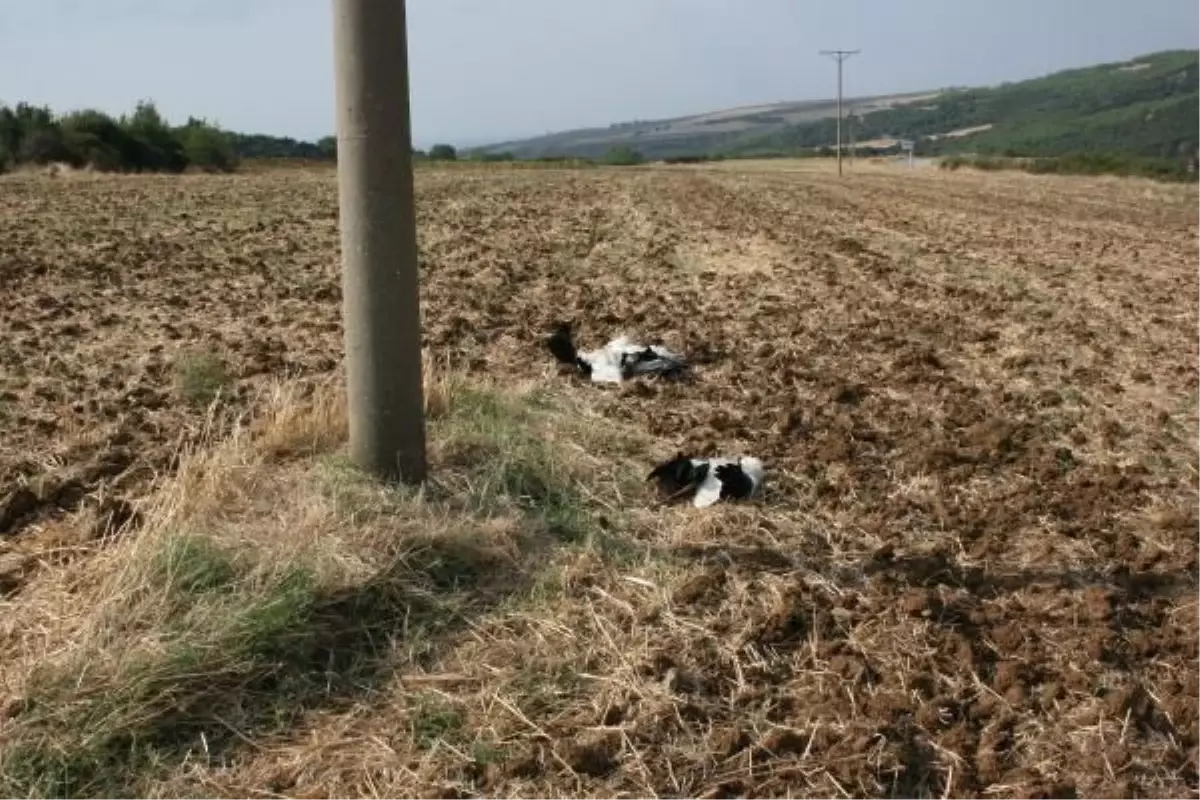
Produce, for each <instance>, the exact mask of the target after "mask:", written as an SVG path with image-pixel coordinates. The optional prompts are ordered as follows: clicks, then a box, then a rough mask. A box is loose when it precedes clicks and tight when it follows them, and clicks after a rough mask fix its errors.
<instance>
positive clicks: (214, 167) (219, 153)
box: [178, 117, 238, 172]
mask: <svg viewBox="0 0 1200 800" xmlns="http://www.w3.org/2000/svg"><path fill="white" fill-rule="evenodd" d="M178 136H179V141H180V143H181V145H182V147H183V155H184V157H185V158H186V159H187V163H188V165H189V166H194V167H198V168H200V169H202V170H205V171H206V172H231V171H233V169H235V168H236V167H237V163H238V157H237V153H235V152H234V149H233V141H232V139H231V138H230V137H229V135H228V134H227V133H225V132H224V131H223V130H221V129H220V128H218V127H217V126H216V125H210V124H209V123H208V122H206V121H204V120H202V119H195V118H194V117H189V118H188V121H187V124H186V125H184V126H183V127H182V128H180V129H179V131H178Z"/></svg>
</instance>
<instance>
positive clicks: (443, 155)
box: [429, 144, 458, 161]
mask: <svg viewBox="0 0 1200 800" xmlns="http://www.w3.org/2000/svg"><path fill="white" fill-rule="evenodd" d="M457 159H458V151H457V150H455V149H454V145H451V144H435V145H434V146H433V147H431V148H429V160H430V161H455V160H457Z"/></svg>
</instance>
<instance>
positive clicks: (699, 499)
mask: <svg viewBox="0 0 1200 800" xmlns="http://www.w3.org/2000/svg"><path fill="white" fill-rule="evenodd" d="M727 463H729V459H725V458H714V459H711V460H709V462H708V472H707V474H705V476H704V480H702V481H700V486H699V487H698V488H697V489H696V494H695V496H694V497H693V498H692V505H693V506H695V507H696V508H708V507H709V506H711V505H713V504H714V503H716V502H717V501H718V500H720V499H721V479H720V478H718V477H717V467H719V466H721V465H722V464H727Z"/></svg>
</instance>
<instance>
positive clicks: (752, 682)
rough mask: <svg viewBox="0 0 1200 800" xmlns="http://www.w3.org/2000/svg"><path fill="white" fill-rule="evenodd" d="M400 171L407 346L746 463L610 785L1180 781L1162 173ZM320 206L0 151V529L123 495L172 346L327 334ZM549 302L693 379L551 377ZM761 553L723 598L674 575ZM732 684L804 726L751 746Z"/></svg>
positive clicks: (285, 176) (321, 358) (311, 200)
mask: <svg viewBox="0 0 1200 800" xmlns="http://www.w3.org/2000/svg"><path fill="white" fill-rule="evenodd" d="M417 192H418V202H419V211H418V216H419V228H420V247H421V255H422V272H423V281H424V289H423V291H424V294H423V304H424V305H423V314H424V325H425V338H426V345H427V347H428V351H429V353H430V354H431V356H433V357H435V358H437V359H439V360H447V361H449V362H450V363H451V364H453V365H455V366H458V367H461V368H462V369H465V370H468V371H473V372H481V373H489V374H496V375H500V376H503V377H512V378H521V379H536V380H540V381H544V382H545V383H546V384H547V385H548V386H558V387H559V388H560V390H561V391H563V392H568V393H571V394H572V395H573V396H576V397H577V398H578V399H579V402H581V403H587V404H589V406H591V407H592V408H594V409H596V410H598V411H599V412H600V413H601V414H603V415H606V416H607V417H609V418H611V419H614V420H617V421H620V423H621V424H623V425H628V426H635V427H637V428H639V429H641V430H644V431H645V432H646V433H648V434H650V435H651V436H653V437H655V439H656V440H657V441H659V442H661V444H662V450H661V452H655V453H646V454H645V462H646V467H647V468H649V466H650V465H651V464H652V463H653V462H654V460H656V459H658V458H662V457H666V456H669V455H671V454H673V452H674V450H675V449H693V450H695V451H698V452H702V453H717V452H721V453H729V452H731V451H742V452H747V453H751V454H754V455H757V456H759V457H761V458H763V459H764V461H765V462H766V464H767V468H768V481H769V491H768V493H767V495H766V496H765V497H764V498H763V500H762V511H761V513H759V514H758V515H757V516H756V517H755V518H754V519H755V520H756V523H755V524H754V525H753V526H750V527H748V528H747V529H746V530H744V531H736V530H728V531H727V532H726V535H727V536H728V537H729V538H728V540H727V541H724V542H721V543H720V547H719V548H717V549H719V550H720V551H721V552H720V553H714V545H711V544H710V545H706V546H705V547H704V548H701V547H697V548H694V549H695V552H694V553H693V554H692V555H694V557H695V558H696V559H698V560H704V559H707V560H708V562H710V563H711V564H712V565H713V566H712V569H711V573H710V577H711V580H709V582H708V583H707V584H705V585H704V586H699V584H697V586H699V588H696V587H691V588H692V589H694V591H691V590H689V591H687V592H682V593H677V595H676V603H677V605H678V606H679V609H678V611H677V613H679V614H682V615H683V616H687V614H689V613H692V612H694V614H695V618H696V621H695V623H694V625H695V626H697V627H698V628H703V627H705V626H709V629H708V631H707V634H706V635H707V636H709V637H710V638H711V640H712V641H725V640H728V647H730V648H733V650H731V651H730V652H733V651H736V652H738V653H741V654H742V656H740V657H739V658H741V660H739V658H734V657H726V656H722V655H721V654H720V653H718V652H716V651H713V650H712V648H708V647H707V645H706V647H704V648H699V647H698V648H697V649H696V650H695V651H694V652H691V653H688V652H680V651H679V650H678V649H675V650H674V651H673V652H672V653H670V654H668V653H666V652H664V657H665V658H666V657H668V656H669V658H668V661H669V662H670V663H671V665H673V666H677V667H678V668H679V669H680V670H682V669H684V668H685V667H686V669H687V670H690V671H691V672H692V673H694V675H695V678H696V679H695V680H694V681H693V683H694V685H693V686H692V687H691V689H689V691H690V692H691V694H692V695H694V697H692V699H691V701H690V702H691V706H690V708H691V711H690V712H689V713H690V716H689V713H684V714H683V716H680V717H679V722H678V724H679V725H681V726H683V728H682V729H681V730H682V731H683V732H680V731H674V732H672V731H671V730H670V729H668V728H667V727H664V728H663V732H662V734H661V735H662V737H663V739H662V743H663V746H662V747H661V748H660V749H655V748H653V747H649V746H648V745H647V744H646V743H643V745H644V746H643V747H642V748H641V750H640V752H642V753H643V756H642V763H640V765H633V766H630V767H629V769H630V770H635V769H636V770H637V771H638V775H639V777H638V783H637V784H636V785H637V786H652V787H655V788H656V791H660V792H662V793H666V794H679V793H682V794H691V793H695V794H700V793H704V792H710V794H709V796H717V795H718V793H720V792H726V793H732V794H737V793H748V794H768V793H769V794H783V793H785V792H788V791H791V792H793V793H814V792H815V793H825V794H836V793H838V792H845V793H848V794H851V795H860V794H864V793H866V794H871V793H882V794H899V795H906V794H907V795H911V794H912V793H914V792H918V791H926V790H927V789H928V787H930V786H940V787H942V788H943V789H944V790H945V791H946V792H949V793H950V794H953V795H958V796H963V795H977V796H980V795H982V796H987V795H990V796H997V795H999V796H1010V795H1011V796H1038V795H1041V796H1051V795H1053V794H1055V793H1058V794H1060V795H1061V796H1067V795H1068V794H1070V793H1071V792H1078V793H1079V794H1080V795H1084V794H1088V795H1090V796H1096V795H1097V793H1100V794H1103V793H1108V794H1111V795H1112V796H1118V795H1119V796H1133V794H1136V793H1139V792H1146V793H1149V792H1159V793H1165V794H1166V795H1172V796H1195V793H1196V790H1197V744H1198V722H1197V719H1198V717H1197V702H1198V700H1197V675H1198V672H1197V655H1198V646H1200V645H1198V639H1197V626H1198V619H1200V618H1198V615H1197V595H1196V592H1197V584H1196V577H1197V525H1198V522H1197V433H1198V428H1197V402H1198V396H1200V395H1198V388H1197V387H1198V373H1197V359H1198V356H1200V350H1198V346H1197V331H1198V325H1200V319H1198V313H1197V291H1198V288H1200V287H1198V272H1197V265H1198V263H1200V253H1198V250H1197V236H1198V233H1200V228H1198V226H1197V210H1198V209H1197V202H1196V194H1195V191H1194V189H1191V188H1183V187H1170V186H1162V185H1157V184H1152V183H1148V182H1141V181H1123V180H1115V179H1113V180H1108V179H1103V180H1091V179H1064V178H1050V177H1034V176H1027V175H999V176H997V175H974V174H965V173H964V174H942V173H937V172H936V171H934V170H924V171H913V172H909V171H903V170H894V171H893V170H885V169H875V170H870V169H867V168H865V167H864V168H863V169H862V170H860V171H858V172H856V173H855V174H854V175H853V176H851V177H850V178H849V179H847V180H845V181H843V182H838V180H837V179H836V177H833V176H831V175H830V174H829V173H828V172H827V171H822V170H812V169H810V170H805V169H798V170H795V171H787V170H786V169H783V168H776V167H773V166H770V165H766V166H759V165H753V164H746V165H728V166H723V167H721V168H711V169H690V168H681V169H667V168H649V169H634V170H628V171H620V170H613V171H609V170H580V171H555V170H502V169H482V168H480V169H447V170H437V171H434V170H430V171H426V172H421V173H419V175H418V180H417ZM336 226H337V194H336V185H335V182H334V178H333V175H332V173H331V172H321V171H310V172H305V171H299V170H297V171H284V172H278V173H266V174H260V175H253V174H250V175H243V176H236V177H199V176H197V177H183V178H178V177H125V178H121V177H112V178H105V177H91V176H68V177H65V178H60V179H58V180H49V179H46V178H42V177H37V178H34V177H13V178H7V179H5V180H3V181H0V331H2V332H3V337H2V339H0V554H2V553H3V552H5V551H7V550H14V551H23V552H43V551H45V552H50V550H49V549H50V548H55V552H57V551H58V550H62V549H63V548H64V546H68V545H70V543H64V542H62V541H59V540H56V539H55V535H56V533H55V531H56V521H57V520H58V519H59V518H60V517H62V515H64V514H66V513H68V512H72V511H75V510H76V509H78V508H79V507H80V506H81V505H82V506H84V507H89V506H94V507H95V510H96V515H97V528H96V531H95V532H96V533H97V534H99V533H103V532H104V530H105V529H106V525H108V524H111V523H109V522H106V520H110V519H111V520H112V521H120V520H122V519H124V518H125V517H128V516H129V515H130V514H133V513H135V512H134V510H133V508H132V507H131V506H129V505H127V504H126V502H125V501H130V502H132V501H136V499H137V497H138V496H139V494H140V493H141V492H143V491H144V490H145V489H146V487H147V486H148V483H149V481H150V479H151V478H152V477H153V476H154V475H155V474H156V473H159V472H162V471H165V470H169V469H170V467H171V464H172V454H173V452H174V449H175V447H176V446H177V445H178V443H179V442H180V441H184V440H187V439H188V438H189V437H194V436H196V435H197V434H198V433H199V432H200V431H201V429H202V427H203V424H204V420H205V418H206V413H207V412H206V406H205V404H204V402H203V401H202V400H197V397H198V396H202V397H207V395H204V393H203V392H201V391H199V390H198V389H196V387H195V386H194V385H192V384H195V383H196V382H199V383H201V384H206V383H208V384H212V386H213V387H217V386H220V387H221V388H222V391H223V392H224V393H225V396H226V397H227V402H229V403H233V404H234V405H236V404H237V403H239V402H244V401H245V400H246V399H247V398H248V397H250V389H251V388H252V387H253V386H254V384H255V383H259V382H263V381H265V380H266V379H268V378H272V377H277V376H281V375H284V374H294V375H297V376H299V377H302V378H303V377H304V376H318V375H323V374H326V373H329V372H331V371H334V370H336V369H338V359H339V353H340V347H341V327H340V321H339V316H340V289H339V284H338V252H337V227H336ZM559 318H570V319H574V320H575V321H576V323H577V329H578V335H579V339H580V344H581V345H588V346H591V345H599V344H601V343H602V342H603V341H604V340H606V339H607V338H609V337H611V336H614V335H616V334H618V333H621V332H625V331H628V332H629V333H631V334H634V335H640V336H643V337H647V338H654V339H659V340H662V341H663V342H665V343H666V344H667V345H668V346H671V347H673V348H674V349H677V350H679V351H681V352H684V353H686V354H688V355H689V356H690V357H692V358H693V359H694V360H695V361H696V362H697V363H698V369H697V380H696V381H695V382H690V383H683V382H681V383H667V382H662V383H658V382H653V381H645V382H640V383H636V384H631V385H629V386H626V387H622V388H619V389H613V388H593V387H589V386H582V385H581V386H571V385H569V380H568V379H567V378H566V377H564V376H562V375H559V374H558V373H557V372H556V371H555V369H554V368H553V366H552V364H551V363H550V362H549V359H548V357H547V354H546V353H545V352H544V351H543V349H542V348H541V346H540V343H539V340H540V337H542V336H543V335H544V333H545V330H546V328H547V327H548V326H549V324H550V323H551V322H553V321H555V320H556V319H559ZM197 373H198V374H197ZM189 382H190V383H189ZM189 386H191V388H189ZM772 509H778V510H779V512H780V517H779V519H773V512H772ZM764 554H766V555H764ZM718 556H719V557H718ZM767 574H769V575H771V576H773V577H772V582H771V584H770V585H771V587H773V590H772V591H773V594H772V595H771V597H770V598H769V599H767V598H763V599H762V602H761V604H760V605H761V607H760V608H759V609H758V612H759V613H758V616H753V615H751V616H750V617H747V618H745V619H729V618H728V617H729V614H719V613H710V612H711V611H712V609H714V608H720V607H721V605H720V604H721V603H722V602H723V598H724V597H725V596H726V594H725V593H726V592H732V591H733V590H734V589H733V588H732V587H734V586H737V587H738V591H739V592H744V591H745V590H746V587H747V586H750V587H753V586H754V585H755V582H756V581H761V580H762V576H763V575H767ZM3 588H4V585H3V584H2V583H0V589H3ZM722 626H724V627H722ZM735 634H736V635H735ZM734 639H737V641H734ZM706 641H708V640H706ZM679 646H682V647H684V648H685V650H686V647H687V644H686V643H678V642H677V643H674V644H673V647H675V648H677V647H679ZM747 653H749V654H750V655H746V654H747ZM689 659H690V660H689ZM677 662H678V663H677ZM683 662H687V663H686V664H684V663H683ZM664 663H667V662H664ZM748 665H752V666H753V670H752V671H749V672H748V671H747V670H749V669H750V666H748ZM660 667H661V668H663V669H666V667H663V666H662V665H660ZM734 686H736V687H740V688H739V689H738V691H737V692H736V693H732V689H731V688H730V687H734ZM731 693H732V694H731ZM733 694H736V695H737V697H738V701H737V702H738V703H739V704H742V705H744V709H745V713H746V714H751V713H768V714H769V715H774V717H776V718H778V719H779V720H782V721H783V722H785V723H786V724H787V725H788V726H789V728H788V730H798V731H805V733H804V734H803V736H801V735H800V734H795V735H794V736H793V738H788V736H781V737H776V738H779V739H780V741H774V742H772V743H767V744H765V745H764V744H759V745H755V746H753V747H752V746H751V745H750V743H749V741H748V740H746V741H743V739H744V738H745V734H744V733H740V732H739V728H738V715H739V713H741V711H739V708H741V706H737V705H735V704H732V703H731V702H729V701H728V698H729V697H731V696H733ZM717 698H722V699H721V700H720V701H719V702H718V700H717ZM685 710H686V709H685ZM677 716H678V715H677ZM560 722H561V721H560ZM617 722H618V723H619V720H617ZM563 724H565V723H563ZM589 724H598V723H589ZM672 724H674V723H672ZM781 724H782V723H781ZM545 726H546V729H547V730H551V731H552V732H553V731H554V730H555V725H554V724H552V723H550V722H546V723H545ZM688 726H693V727H694V730H692V731H690V732H687V731H686V729H687V727H688ZM835 731H836V734H835V733H834V732H835ZM569 733H570V732H569V731H564V735H567V734H569ZM701 733H703V735H701ZM684 735H688V736H692V737H694V738H698V739H703V740H704V741H706V742H708V745H709V746H710V747H709V751H708V753H707V755H706V756H705V759H707V760H704V761H703V763H704V764H707V765H708V766H707V767H705V768H703V769H701V768H700V767H699V766H697V765H696V764H690V763H685V762H686V759H684V758H683V757H682V756H679V755H678V753H677V752H676V751H675V750H673V749H672V748H671V747H669V746H668V742H669V741H670V740H672V739H674V738H678V737H680V736H684ZM710 740H711V741H710ZM722 742H723V744H722ZM680 759H682V760H680ZM696 763H697V764H699V763H700V762H696ZM783 763H786V764H789V765H792V767H794V770H795V771H794V772H792V773H788V772H786V771H781V768H780V764H783ZM555 768H556V767H555V766H554V765H553V764H549V765H546V766H545V769H555ZM935 778H936V780H935ZM613 780H615V781H616V782H615V783H610V784H608V785H609V786H610V788H611V790H613V791H622V784H621V783H620V780H619V779H616V778H614V779H613ZM631 785H634V784H631ZM789 787H791V788H790V789H789Z"/></svg>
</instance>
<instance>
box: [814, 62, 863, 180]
mask: <svg viewBox="0 0 1200 800" xmlns="http://www.w3.org/2000/svg"><path fill="white" fill-rule="evenodd" d="M858 52H860V51H859V50H822V51H821V55H823V56H830V57H831V58H833V59H834V60H835V61H837V65H838V101H837V162H838V176H839V177H840V176H841V174H842V62H843V61H845V60H846V59H847V58H849V57H850V56H852V55H854V54H855V53H858Z"/></svg>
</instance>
